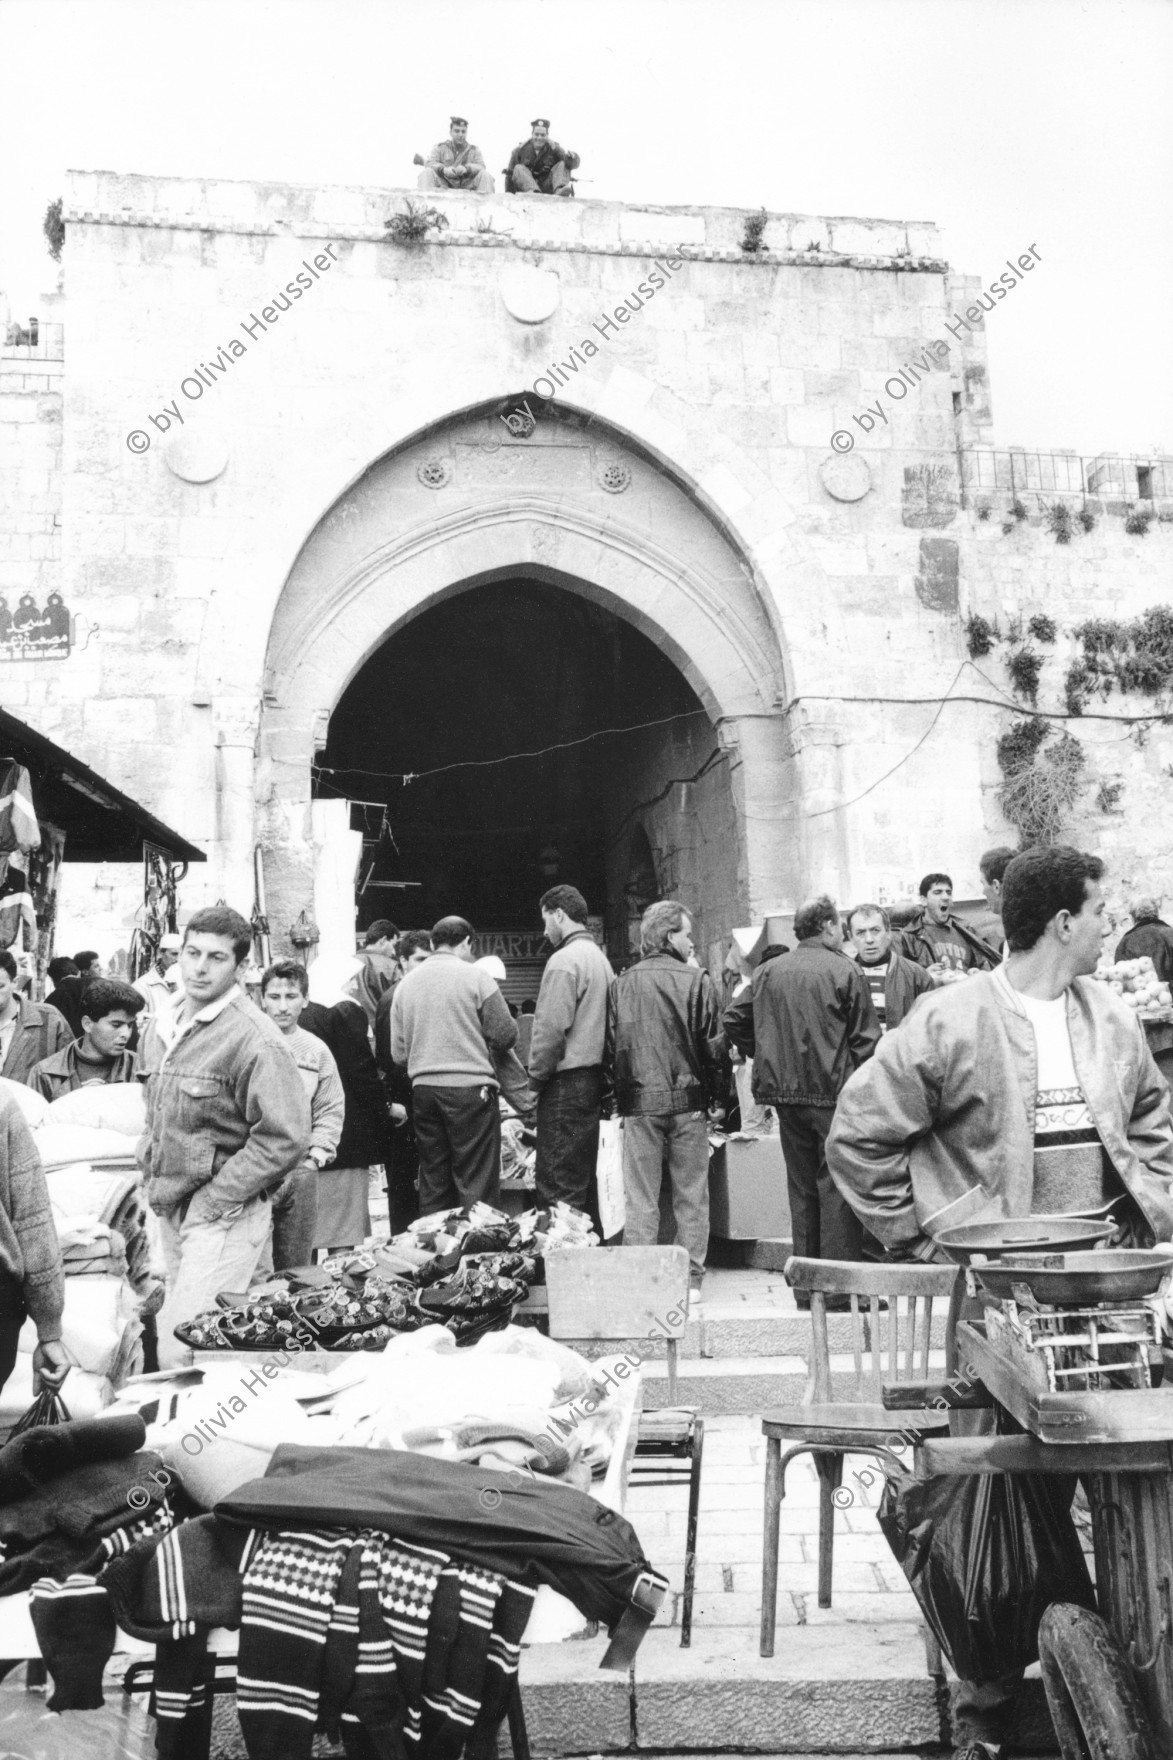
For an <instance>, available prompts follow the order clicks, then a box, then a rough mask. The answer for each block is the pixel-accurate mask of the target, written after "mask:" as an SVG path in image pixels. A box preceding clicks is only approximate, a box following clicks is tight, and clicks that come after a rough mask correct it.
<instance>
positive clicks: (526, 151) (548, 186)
mask: <svg viewBox="0 0 1173 1760" xmlns="http://www.w3.org/2000/svg"><path fill="white" fill-rule="evenodd" d="M530 129H531V131H532V132H531V134H530V138H529V140H528V141H522V143H521V145H520V146H519V147H514V149H513V151H512V153H510V155H509V164H508V166H507V167H506V171H505V188H506V189H507V190H508V191H510V192H511V193H512V194H513V195H535V194H536V195H543V196H572V195H573V194H574V185H573V183H572V182H571V180H570V173H571V172H572V171H577V170H578V164H579V159H578V154H577V153H572V152H570V151H569V150H568V149H567V148H566V147H560V146H559V145H558V142H557V141H552V140H551V139H550V120H549V117H546V116H535V117H534V119H533V121H532V122H531V123H530Z"/></svg>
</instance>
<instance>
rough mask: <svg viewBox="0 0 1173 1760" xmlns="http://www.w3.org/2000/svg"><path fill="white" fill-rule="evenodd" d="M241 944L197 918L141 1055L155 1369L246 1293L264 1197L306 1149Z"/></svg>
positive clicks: (301, 1108) (303, 1115)
mask: <svg viewBox="0 0 1173 1760" xmlns="http://www.w3.org/2000/svg"><path fill="white" fill-rule="evenodd" d="M251 943H252V935H251V931H250V929H249V925H248V924H247V923H246V922H245V920H244V918H243V917H242V916H241V915H240V914H239V913H238V912H237V911H234V910H229V909H227V908H226V907H223V906H216V907H214V908H212V909H209V910H202V911H197V912H196V913H195V915H194V916H193V917H192V919H191V921H190V922H189V923H188V925H187V929H186V931H185V933H184V938H183V949H182V952H181V953H180V957H179V964H180V971H181V974H182V983H183V990H184V999H183V1002H182V1004H181V1006H180V1007H179V1009H178V1010H177V1012H176V1016H175V1022H174V1029H175V1030H174V1036H173V1037H172V1038H171V1040H170V1043H169V1044H166V1045H164V1043H163V1041H162V1040H161V1039H160V1037H159V1035H158V1034H157V1032H156V1030H155V1027H154V1025H153V1024H152V1026H151V1027H149V1028H148V1031H147V1035H146V1039H145V1042H144V1046H143V1057H142V1066H143V1070H144V1072H145V1074H146V1081H147V1124H146V1130H145V1132H144V1134H143V1137H142V1139H141V1141H140V1143H139V1146H138V1158H139V1162H140V1164H141V1166H142V1169H143V1174H144V1176H145V1182H146V1195H147V1202H148V1203H149V1204H150V1206H151V1209H152V1210H154V1211H155V1213H156V1214H157V1216H158V1218H159V1228H160V1235H161V1237H162V1245H163V1253H164V1258H165V1260H166V1265H167V1296H166V1300H165V1301H164V1303H163V1306H162V1308H161V1310H160V1312H159V1366H160V1368H164V1369H166V1368H172V1367H174V1366H176V1365H177V1364H179V1363H182V1362H183V1361H184V1360H185V1358H186V1351H185V1350H184V1348H183V1346H182V1345H181V1344H180V1343H179V1341H178V1340H177V1339H176V1338H175V1335H174V1328H175V1327H176V1326H177V1325H180V1324H182V1323H183V1322H185V1321H187V1320H190V1319H192V1318H193V1317H194V1316H195V1315H196V1314H199V1313H201V1312H202V1311H203V1310H204V1309H205V1308H210V1307H212V1306H213V1305H214V1303H215V1300H216V1297H217V1296H218V1295H220V1294H221V1293H223V1292H225V1291H229V1290H233V1291H235V1290H245V1289H247V1288H248V1284H249V1280H250V1278H251V1277H252V1275H253V1272H254V1271H255V1270H256V1267H257V1262H258V1260H259V1259H260V1257H261V1253H262V1251H263V1249H264V1246H265V1242H266V1241H267V1239H268V1236H269V1230H270V1227H271V1223H272V1214H271V1206H270V1202H269V1200H270V1196H271V1194H272V1193H273V1192H274V1191H275V1190H276V1188H277V1187H278V1186H279V1185H280V1184H281V1182H282V1180H283V1179H284V1178H285V1176H286V1175H287V1174H288V1173H291V1172H292V1171H293V1170H294V1168H296V1167H298V1166H300V1165H301V1163H302V1162H303V1161H304V1160H305V1157H306V1152H307V1150H308V1148H309V1141H310V1105H309V1100H308V1098H307V1096H306V1092H305V1087H304V1084H303V1082H302V1079H301V1075H300V1073H299V1071H298V1068H297V1064H296V1062H295V1061H294V1058H293V1054H292V1053H291V1052H290V1050H289V1048H288V1046H287V1045H286V1043H285V1041H284V1039H283V1038H282V1035H281V1033H280V1032H279V1030H278V1029H277V1028H276V1027H275V1026H274V1025H273V1023H272V1021H270V1020H267V1019H266V1018H265V1016H264V1015H263V1014H262V1013H261V1012H260V1010H259V1009H258V1008H255V1007H254V1006H253V1004H252V1003H251V1002H250V1001H249V1000H248V998H247V997H246V996H245V994H244V991H243V990H242V989H241V988H240V985H239V983H238V976H239V971H240V967H241V965H242V964H243V963H244V961H245V960H246V959H247V957H248V953H249V949H250V946H251Z"/></svg>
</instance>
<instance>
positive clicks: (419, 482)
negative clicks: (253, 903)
mask: <svg viewBox="0 0 1173 1760" xmlns="http://www.w3.org/2000/svg"><path fill="white" fill-rule="evenodd" d="M530 408H531V409H532V408H533V405H532V402H531V405H530ZM528 415H529V411H528V410H527V408H526V406H525V405H524V403H522V401H521V400H520V399H510V398H505V399H503V400H496V401H494V402H493V403H491V404H487V405H481V406H480V407H478V408H476V409H474V410H471V411H466V412H462V413H460V414H458V415H454V416H453V417H451V418H450V419H449V420H447V421H444V422H441V423H438V424H435V425H433V426H431V427H430V428H428V429H427V430H425V431H424V432H421V433H419V434H418V435H416V436H415V438H413V439H411V440H409V441H407V442H405V443H404V444H402V445H400V446H398V447H396V448H394V449H393V450H392V451H390V452H389V453H388V454H386V455H385V456H384V457H382V458H380V459H379V460H378V461H377V462H375V463H374V464H372V465H371V466H370V468H369V469H368V470H367V471H365V472H364V473H363V474H362V476H360V477H359V478H358V480H357V481H355V482H354V483H352V484H351V486H350V487H349V488H348V489H347V490H346V491H345V492H344V493H343V494H342V495H341V496H340V497H339V499H338V500H337V501H336V502H335V503H334V505H333V506H332V507H331V508H330V509H329V510H328V512H327V513H326V514H325V515H324V516H323V517H322V519H321V520H320V521H319V522H318V524H317V525H316V527H315V528H314V530H313V531H312V532H311V534H310V536H309V537H308V539H307V540H306V542H305V544H304V545H303V547H302V549H301V551H300V553H299V555H298V556H297V558H296V561H295V562H294V565H293V567H292V569H291V571H290V573H289V576H288V579H287V581H286V584H285V586H284V589H283V591H282V593H281V595H280V599H279V601H278V604H277V607H276V611H275V615H274V617H273V621H272V628H271V632H270V637H269V643H268V650H267V656H266V667H265V688H264V707H263V710H262V718H261V727H260V741H259V754H258V756H259V762H258V768H257V807H258V832H259V838H260V842H261V847H262V852H263V860H264V874H265V890H266V899H267V906H268V911H269V914H270V916H271V917H272V918H273V919H274V920H275V921H276V922H279V923H289V922H291V921H292V920H293V919H294V918H295V917H296V916H297V914H298V912H299V911H300V910H302V909H307V910H310V911H311V913H313V912H315V910H321V909H322V908H323V907H324V906H326V904H327V901H326V900H325V899H324V898H321V897H319V898H318V899H316V900H315V878H314V851H313V843H312V836H311V830H310V824H311V797H312V792H313V783H312V773H313V765H314V761H315V756H316V754H317V753H319V752H320V751H321V750H322V748H323V747H324V746H325V744H326V740H327V737H328V732H329V726H330V717H331V715H332V714H333V712H334V710H335V708H336V706H337V705H338V703H339V700H340V698H341V697H342V695H343V693H344V692H345V690H346V688H347V686H348V685H349V684H350V683H351V681H352V680H353V679H355V677H356V675H357V674H358V673H359V672H360V671H361V669H362V668H363V667H364V665H365V664H366V663H367V662H368V661H370V660H371V658H372V656H374V655H376V654H377V653H378V651H379V650H380V649H381V648H383V646H384V644H386V643H387V642H388V641H389V640H390V639H391V638H393V637H394V636H395V634H396V632H398V631H401V630H402V629H404V627H405V626H406V625H407V624H408V623H410V622H411V621H412V620H414V619H416V618H418V617H420V616H421V615H423V614H424V613H426V612H428V611H429V610H430V609H431V608H433V607H436V606H438V605H440V604H442V603H443V602H444V601H445V600H447V599H449V598H452V597H453V596H455V595H458V594H464V593H469V592H475V590H476V589H477V588H479V587H482V586H487V585H490V584H492V583H495V582H502V581H506V580H510V579H518V578H520V579H524V580H527V581H530V582H534V583H539V584H543V585H545V586H547V587H550V588H555V589H560V590H561V591H563V592H569V593H572V594H575V595H578V596H580V597H581V598H583V599H586V600H587V601H589V602H591V603H592V604H594V605H596V606H598V607H600V608H602V609H603V610H606V611H609V612H611V613H613V614H614V615H616V616H617V617H618V618H620V619H621V620H622V621H623V622H625V623H627V624H630V625H631V626H633V627H634V628H635V629H637V630H639V631H640V632H641V633H642V634H643V635H644V636H646V637H647V638H649V639H650V640H651V642H652V643H653V644H654V645H655V646H656V647H657V648H658V649H659V650H660V651H661V653H662V654H663V655H665V656H666V657H667V658H668V659H669V660H670V661H671V662H672V663H673V665H674V666H675V667H676V668H677V669H678V670H679V673H680V674H681V675H682V677H683V679H684V680H685V681H686V683H687V685H688V686H689V687H691V690H692V691H693V692H694V693H695V696H696V698H697V699H699V702H700V704H701V705H702V706H703V709H704V711H705V713H706V715H707V717H708V721H709V723H710V724H711V730H713V731H714V732H715V736H716V741H717V742H719V746H720V749H721V755H722V756H723V758H724V760H725V762H724V764H723V766H722V772H723V774H722V788H723V789H724V790H725V794H726V796H727V802H728V804H727V808H726V809H725V819H726V821H727V822H726V823H723V824H720V825H716V826H714V831H715V832H716V833H717V835H716V836H715V837H714V838H710V839H706V841H708V842H716V843H719V844H720V846H721V851H720V860H721V862H722V863H723V864H724V867H723V869H722V873H721V876H720V879H719V880H714V879H713V878H712V877H711V876H710V877H709V878H708V884H710V885H715V886H716V888H717V890H718V891H719V892H720V893H721V901H720V904H719V905H718V906H716V907H711V908H710V910H709V914H708V920H707V922H706V934H707V935H708V937H709V940H710V945H711V944H712V943H713V942H714V941H715V940H716V939H718V938H719V937H720V936H721V935H724V934H727V933H728V931H729V929H730V928H732V927H733V926H734V924H735V923H737V922H744V921H747V920H750V918H751V917H752V916H753V915H754V913H755V912H757V913H760V911H761V910H762V909H764V908H765V907H767V906H768V905H770V904H772V903H774V902H776V901H777V899H778V898H779V897H785V896H787V895H788V894H789V892H790V891H791V890H792V888H793V885H794V884H795V883H796V872H797V868H798V866H799V861H800V851H799V850H798V848H797V847H796V840H795V836H794V831H793V827H792V824H791V823H790V822H789V819H788V815H787V813H786V812H785V810H784V809H782V810H779V809H778V807H777V806H776V805H775V803H777V802H779V801H781V800H785V799H786V798H787V797H788V796H789V797H793V796H795V795H796V794H797V792H798V789H797V782H796V779H795V778H794V777H793V775H792V774H791V773H792V772H793V770H794V769H795V765H794V763H793V761H792V757H791V755H790V753H789V752H788V748H787V738H786V730H785V717H784V703H785V691H786V686H785V662H784V656H783V650H782V646H781V642H780V640H779V634H778V631H777V629H776V627H775V623H774V620H773V616H772V614H771V611H770V609H769V600H768V596H767V595H765V594H764V593H763V592H762V591H761V590H760V588H759V584H758V582H757V580H756V579H755V574H754V569H753V566H752V563H751V562H750V560H749V557H748V555H747V553H746V550H745V548H744V546H742V545H741V544H739V542H738V540H737V538H736V536H735V535H734V534H733V533H732V532H730V531H729V530H728V529H727V526H726V525H725V524H724V523H723V522H721V521H720V520H719V519H718V518H717V517H716V516H715V515H714V514H713V512H712V511H711V510H710V509H708V508H706V506H705V505H704V504H703V501H702V498H701V496H700V495H699V494H698V493H697V491H696V489H695V487H694V486H691V485H689V484H688V483H687V482H686V481H685V480H684V479H683V477H682V475H681V474H680V473H678V472H675V471H673V470H672V469H671V468H670V467H669V466H667V465H665V464H664V463H663V462H662V461H659V460H657V459H656V458H654V457H653V456H652V455H651V453H650V451H649V450H647V449H646V448H644V447H641V446H640V445H638V443H636V442H635V441H634V440H633V439H632V438H631V436H629V435H627V434H624V433H623V432H621V431H620V430H619V429H618V428H617V427H615V426H614V425H612V424H611V423H608V422H606V421H604V420H602V419H600V418H599V417H598V416H595V415H591V414H589V413H588V412H586V411H582V410H578V409H575V408H574V407H573V406H570V405H567V404H563V403H558V404H549V405H546V406H543V407H541V408H540V409H538V410H537V411H536V416H537V419H536V420H534V419H533V418H532V417H530V418H529V419H527V416H528ZM513 417H518V418H520V419H505V418H513ZM351 792H352V793H358V792H360V791H358V790H352V791H351ZM676 810H677V811H678V812H679V813H681V814H683V815H684V816H685V817H686V818H687V816H688V815H689V813H690V812H695V811H697V810H699V811H702V812H703V811H705V810H708V809H706V808H705V807H704V805H703V803H702V804H701V805H700V806H699V808H698V806H697V804H696V803H693V802H690V801H689V800H688V799H687V798H681V800H680V801H679V802H678V803H677V807H676ZM714 810H715V809H714ZM638 825H639V817H638V815H637V816H636V826H637V827H638ZM630 844H631V833H630V831H629V832H628V835H627V838H626V845H625V849H624V851H623V853H622V855H621V856H620V857H619V858H618V867H617V884H618V886H619V888H620V889H622V888H623V887H624V885H625V883H626V880H627V867H628V852H629V850H630ZM619 869H621V870H622V872H618V870H619ZM566 877H569V876H566ZM695 883H696V884H703V883H705V881H704V880H703V879H702V876H701V875H700V874H699V873H698V874H697V875H696V876H695ZM320 888H321V882H320V880H319V891H320ZM698 902H700V901H698ZM453 908H457V907H456V903H455V901H454V904H453ZM718 918H720V919H721V920H718Z"/></svg>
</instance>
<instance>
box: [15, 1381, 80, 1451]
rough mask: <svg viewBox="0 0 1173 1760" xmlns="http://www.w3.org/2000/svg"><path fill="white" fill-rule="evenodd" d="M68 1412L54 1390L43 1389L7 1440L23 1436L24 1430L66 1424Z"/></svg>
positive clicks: (19, 1419)
mask: <svg viewBox="0 0 1173 1760" xmlns="http://www.w3.org/2000/svg"><path fill="white" fill-rule="evenodd" d="M69 1421H70V1418H69V1410H68V1407H67V1406H66V1404H65V1401H64V1400H63V1399H62V1397H61V1395H60V1393H59V1392H58V1391H57V1390H56V1389H50V1388H48V1387H44V1388H42V1389H41V1391H40V1393H38V1395H37V1397H36V1399H35V1400H34V1401H33V1403H32V1405H31V1406H30V1407H29V1409H28V1411H27V1412H26V1413H25V1414H24V1417H23V1418H18V1419H17V1420H16V1423H15V1424H14V1425H13V1426H12V1429H11V1430H10V1431H9V1432H8V1440H9V1442H11V1441H12V1438H13V1437H14V1436H23V1434H24V1432H25V1431H26V1430H43V1429H44V1428H45V1427H46V1426H47V1425H49V1424H68V1423H69Z"/></svg>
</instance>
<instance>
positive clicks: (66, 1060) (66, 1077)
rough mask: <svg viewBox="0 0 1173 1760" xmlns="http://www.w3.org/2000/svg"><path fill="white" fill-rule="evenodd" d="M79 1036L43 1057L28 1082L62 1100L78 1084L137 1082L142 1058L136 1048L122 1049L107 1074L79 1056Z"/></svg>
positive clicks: (84, 1086) (51, 1097) (45, 1094)
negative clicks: (138, 1056)
mask: <svg viewBox="0 0 1173 1760" xmlns="http://www.w3.org/2000/svg"><path fill="white" fill-rule="evenodd" d="M79 1043H80V1041H79V1040H76V1039H75V1040H74V1042H73V1044H72V1045H67V1046H66V1047H65V1049H64V1050H63V1051H55V1052H54V1053H53V1055H52V1057H43V1058H42V1059H41V1061H40V1063H38V1064H37V1065H36V1066H35V1067H34V1068H33V1069H32V1070H31V1071H30V1073H29V1077H28V1086H29V1087H30V1088H35V1089H36V1091H37V1093H38V1094H43V1095H44V1097H45V1099H46V1100H59V1099H60V1097H61V1095H62V1094H72V1093H73V1091H74V1089H75V1088H86V1087H96V1086H100V1085H101V1084H102V1083H103V1082H133V1081H134V1080H135V1078H136V1075H137V1071H138V1059H137V1058H136V1057H135V1054H134V1052H133V1051H120V1052H119V1053H118V1055H117V1057H114V1058H112V1059H111V1060H110V1064H109V1067H108V1069H107V1072H106V1073H105V1074H99V1073H97V1071H98V1066H97V1065H96V1064H93V1063H86V1062H85V1060H84V1059H79V1058H78V1055H77V1047H78V1044H79Z"/></svg>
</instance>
